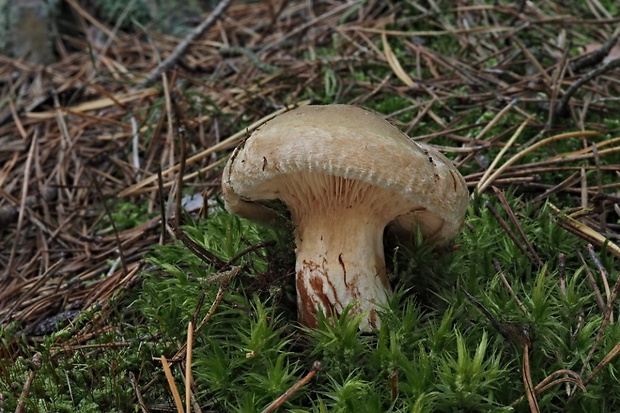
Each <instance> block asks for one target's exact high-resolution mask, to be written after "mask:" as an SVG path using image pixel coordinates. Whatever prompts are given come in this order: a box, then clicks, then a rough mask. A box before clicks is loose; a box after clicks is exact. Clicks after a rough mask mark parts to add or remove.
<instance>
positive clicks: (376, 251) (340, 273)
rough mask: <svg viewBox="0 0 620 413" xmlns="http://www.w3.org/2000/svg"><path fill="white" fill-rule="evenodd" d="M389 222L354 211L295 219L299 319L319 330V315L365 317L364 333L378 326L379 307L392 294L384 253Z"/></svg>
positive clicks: (358, 210) (357, 209)
mask: <svg viewBox="0 0 620 413" xmlns="http://www.w3.org/2000/svg"><path fill="white" fill-rule="evenodd" d="M384 228H385V222H384V220H383V219H381V217H380V216H377V215H373V214H368V213H367V211H366V213H364V211H360V209H359V208H356V207H353V208H349V209H346V210H345V211H342V210H338V211H331V212H329V213H327V214H326V213H325V211H323V212H322V213H321V214H320V216H317V215H315V214H311V215H305V216H304V217H302V218H301V219H300V220H298V221H297V231H296V242H297V264H296V273H297V279H296V284H297V301H298V314H299V316H298V317H299V321H300V322H301V323H302V324H304V325H306V326H309V327H316V325H317V320H316V313H317V312H318V311H319V309H320V310H322V311H325V312H326V314H327V315H340V314H342V311H343V309H344V308H345V307H346V306H347V305H349V304H351V303H355V304H354V305H353V308H352V309H351V312H350V314H355V315H357V314H362V313H363V314H364V317H363V319H362V321H361V323H360V329H362V330H372V329H374V328H377V327H379V325H380V320H379V318H378V316H377V309H378V308H379V307H380V306H382V305H385V304H386V302H387V297H388V296H389V294H391V289H390V285H389V282H388V277H387V271H386V268H385V257H384V254H383V230H384Z"/></svg>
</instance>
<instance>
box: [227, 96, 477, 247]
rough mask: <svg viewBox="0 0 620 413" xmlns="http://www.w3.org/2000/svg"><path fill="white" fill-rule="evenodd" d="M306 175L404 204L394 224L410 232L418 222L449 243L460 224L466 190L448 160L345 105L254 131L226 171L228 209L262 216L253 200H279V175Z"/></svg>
mask: <svg viewBox="0 0 620 413" xmlns="http://www.w3.org/2000/svg"><path fill="white" fill-rule="evenodd" d="M311 173H312V174H326V175H329V176H334V177H341V178H346V179H351V180H356V181H360V182H363V183H366V184H368V185H374V186H377V187H380V188H383V189H385V190H387V191H388V192H390V193H392V194H393V195H392V196H393V197H394V199H393V203H394V204H399V205H400V204H401V203H402V202H405V203H407V205H408V210H407V211H404V212H403V213H399V214H398V216H395V217H394V220H393V221H392V224H393V225H394V224H395V225H397V226H398V227H400V228H401V229H404V230H408V231H415V229H416V228H417V227H418V226H419V227H420V228H421V230H422V233H423V234H424V235H425V237H427V239H429V240H450V239H452V238H453V237H454V236H456V234H457V233H458V232H459V231H460V229H461V226H462V224H463V220H464V215H465V210H466V208H467V202H468V193H467V188H466V185H465V181H464V180H463V177H462V176H461V174H460V173H459V172H458V170H457V169H456V168H455V167H454V165H453V164H452V162H451V161H450V160H448V159H447V158H446V157H444V156H443V155H442V154H441V153H439V152H438V151H437V150H435V149H434V148H432V147H430V146H427V145H424V144H420V143H416V142H414V141H413V140H411V139H410V138H408V137H407V135H405V134H404V133H402V132H401V131H400V130H398V129H397V128H396V127H394V126H393V125H391V124H390V123H388V122H387V121H385V120H384V119H383V118H382V117H380V116H379V115H377V114H375V113H373V112H370V111H367V110H364V109H361V108H358V107H355V106H349V105H326V106H312V105H310V106H304V107H301V108H298V109H294V110H291V111H290V112H287V113H285V114H283V115H280V116H278V117H276V118H275V119H273V120H271V121H269V122H267V123H266V124H264V125H263V126H261V127H260V128H259V129H258V130H257V131H255V132H254V133H253V134H252V135H251V136H250V137H249V138H248V139H247V140H246V141H245V142H244V144H242V145H241V146H240V147H239V148H237V150H236V151H235V152H234V153H233V155H232V156H231V159H230V161H229V162H228V164H227V165H226V168H225V170H224V176H223V178H222V185H223V191H224V195H225V201H226V205H227V208H228V209H229V210H230V211H231V212H234V213H237V214H239V215H241V216H243V217H245V218H248V219H253V220H257V221H267V220H269V219H270V218H272V215H271V213H270V210H269V209H265V208H264V207H263V206H262V205H261V204H257V202H260V201H265V200H272V199H281V197H282V194H281V190H282V189H283V188H282V179H285V178H284V177H286V176H289V177H291V178H293V177H300V176H301V175H303V174H311ZM302 181H303V179H302ZM300 185H301V183H300ZM333 195H335V194H329V193H325V195H324V196H325V197H329V196H333ZM396 200H398V202H396ZM308 207H311V206H308Z"/></svg>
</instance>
